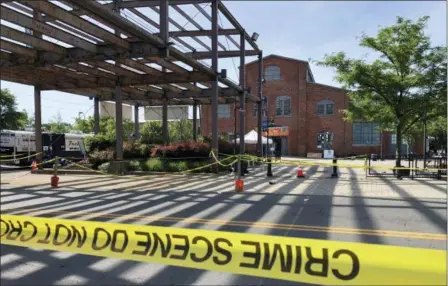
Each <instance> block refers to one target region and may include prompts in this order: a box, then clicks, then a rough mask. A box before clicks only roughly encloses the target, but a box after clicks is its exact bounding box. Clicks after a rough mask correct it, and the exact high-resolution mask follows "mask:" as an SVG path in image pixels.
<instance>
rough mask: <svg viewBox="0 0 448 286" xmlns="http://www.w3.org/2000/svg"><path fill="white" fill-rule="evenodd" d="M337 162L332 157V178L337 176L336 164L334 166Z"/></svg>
mask: <svg viewBox="0 0 448 286" xmlns="http://www.w3.org/2000/svg"><path fill="white" fill-rule="evenodd" d="M337 163H338V160H337V159H333V164H334V165H333V174H331V177H332V178H337V177H338V166H336V164H337Z"/></svg>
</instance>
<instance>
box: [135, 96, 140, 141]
mask: <svg viewBox="0 0 448 286" xmlns="http://www.w3.org/2000/svg"><path fill="white" fill-rule="evenodd" d="M139 107H140V105H139V104H135V105H134V133H135V136H137V138H138V137H139V136H140V123H139V116H138V109H139Z"/></svg>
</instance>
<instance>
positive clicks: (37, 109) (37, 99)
mask: <svg viewBox="0 0 448 286" xmlns="http://www.w3.org/2000/svg"><path fill="white" fill-rule="evenodd" d="M34 130H35V139H36V153H37V156H36V159H37V163H41V162H42V158H43V157H44V156H43V153H42V152H43V151H44V150H43V144H42V107H41V91H40V88H39V86H38V85H35V86H34ZM42 168H43V165H39V169H42Z"/></svg>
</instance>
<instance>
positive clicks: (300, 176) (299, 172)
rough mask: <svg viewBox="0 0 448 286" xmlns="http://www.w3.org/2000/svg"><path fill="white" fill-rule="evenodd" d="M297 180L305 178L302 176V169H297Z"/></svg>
mask: <svg viewBox="0 0 448 286" xmlns="http://www.w3.org/2000/svg"><path fill="white" fill-rule="evenodd" d="M297 178H305V175H304V174H303V170H302V168H299V169H298V170H297Z"/></svg>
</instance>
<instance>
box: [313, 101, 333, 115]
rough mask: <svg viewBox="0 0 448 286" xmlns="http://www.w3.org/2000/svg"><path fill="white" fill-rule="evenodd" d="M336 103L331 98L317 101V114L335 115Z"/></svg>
mask: <svg viewBox="0 0 448 286" xmlns="http://www.w3.org/2000/svg"><path fill="white" fill-rule="evenodd" d="M333 113H334V103H333V102H332V101H330V100H321V101H319V102H318V103H317V115H320V116H323V115H333Z"/></svg>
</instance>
